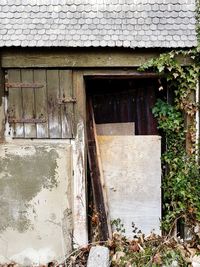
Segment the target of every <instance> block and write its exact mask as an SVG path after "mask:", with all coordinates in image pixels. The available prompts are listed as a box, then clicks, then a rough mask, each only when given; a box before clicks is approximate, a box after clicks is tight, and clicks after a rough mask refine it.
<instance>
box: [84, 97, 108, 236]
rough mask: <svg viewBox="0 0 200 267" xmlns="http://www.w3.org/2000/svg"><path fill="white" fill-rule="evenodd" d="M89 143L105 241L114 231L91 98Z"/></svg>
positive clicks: (97, 209) (89, 157) (93, 179)
mask: <svg viewBox="0 0 200 267" xmlns="http://www.w3.org/2000/svg"><path fill="white" fill-rule="evenodd" d="M87 143H88V149H87V151H88V160H89V168H90V176H91V183H92V190H93V195H94V202H95V207H96V211H97V213H98V217H99V232H100V240H102V241H105V240H107V239H108V238H110V237H111V235H112V231H111V224H110V219H109V212H108V200H107V194H106V187H105V182H104V178H103V171H102V165H101V158H100V153H99V147H98V142H97V134H96V126H95V120H94V112H93V107H92V101H91V99H88V101H87Z"/></svg>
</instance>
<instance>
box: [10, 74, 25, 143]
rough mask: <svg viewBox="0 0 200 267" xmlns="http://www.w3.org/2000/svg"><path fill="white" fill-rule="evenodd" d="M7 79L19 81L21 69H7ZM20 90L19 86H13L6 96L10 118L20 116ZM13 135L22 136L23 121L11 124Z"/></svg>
mask: <svg viewBox="0 0 200 267" xmlns="http://www.w3.org/2000/svg"><path fill="white" fill-rule="evenodd" d="M8 81H9V82H21V71H20V70H19V69H17V70H14V69H13V70H8ZM22 115H23V110H22V92H21V88H15V90H12V91H10V92H9V97H8V116H9V117H11V118H16V119H20V118H22ZM12 128H13V136H14V137H17V138H23V137H24V125H23V123H16V124H14V125H12Z"/></svg>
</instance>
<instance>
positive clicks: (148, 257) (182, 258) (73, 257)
mask: <svg viewBox="0 0 200 267" xmlns="http://www.w3.org/2000/svg"><path fill="white" fill-rule="evenodd" d="M118 223H119V225H118ZM114 224H115V226H116V227H117V228H119V229H120V230H119V231H115V232H114V233H113V236H112V239H110V240H107V241H105V242H101V241H99V242H95V243H91V244H88V245H86V246H84V247H81V248H79V249H77V250H74V251H73V252H72V253H71V254H70V255H68V256H67V257H66V258H65V260H64V261H63V262H62V264H59V263H55V264H54V265H52V267H58V266H63V267H64V266H68V267H70V266H71V267H81V266H82V267H84V266H87V259H88V254H89V251H90V248H91V247H92V246H96V245H98V246H99V245H101V246H106V247H108V248H109V250H110V261H111V266H112V267H160V266H162V267H177V266H182V267H189V266H196V265H193V264H194V262H200V257H199V253H200V248H199V247H194V246H193V244H192V242H183V241H182V240H181V239H178V238H175V237H170V236H162V237H161V236H158V235H155V234H154V233H151V235H149V236H145V235H144V234H142V233H141V232H140V231H138V230H137V228H136V227H135V226H134V225H133V235H134V237H133V238H127V237H126V236H125V235H124V234H123V232H124V231H122V230H123V229H122V228H121V227H122V223H121V221H120V220H119V219H117V220H116V221H115V223H114Z"/></svg>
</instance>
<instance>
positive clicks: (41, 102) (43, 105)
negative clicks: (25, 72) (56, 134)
mask: <svg viewBox="0 0 200 267" xmlns="http://www.w3.org/2000/svg"><path fill="white" fill-rule="evenodd" d="M34 81H35V82H37V83H41V84H42V85H43V86H42V87H41V88H39V89H38V90H35V114H36V118H39V119H46V120H47V122H46V123H45V124H44V123H37V125H36V131H37V138H48V137H49V133H48V113H47V88H46V70H43V69H35V70H34Z"/></svg>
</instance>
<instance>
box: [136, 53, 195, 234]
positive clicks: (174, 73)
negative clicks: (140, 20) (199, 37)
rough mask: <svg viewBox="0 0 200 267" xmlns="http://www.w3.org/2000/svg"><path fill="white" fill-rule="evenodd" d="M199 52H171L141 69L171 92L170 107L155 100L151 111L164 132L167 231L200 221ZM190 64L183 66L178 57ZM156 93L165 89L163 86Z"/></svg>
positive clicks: (165, 225) (163, 160) (164, 183)
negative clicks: (199, 141) (155, 74)
mask: <svg viewBox="0 0 200 267" xmlns="http://www.w3.org/2000/svg"><path fill="white" fill-rule="evenodd" d="M197 55H198V51H179V52H177V51H171V52H169V53H165V54H161V55H160V57H159V58H156V59H152V60H150V61H149V62H147V63H146V64H144V65H143V66H142V67H141V68H140V70H143V71H144V70H153V71H156V72H158V73H159V74H160V76H161V77H163V78H165V80H166V81H167V88H168V89H167V90H171V91H173V93H174V101H173V104H171V103H168V102H167V101H164V100H161V99H158V100H157V102H156V104H155V106H154V108H153V110H152V112H153V114H154V116H155V117H156V118H157V121H158V128H159V129H160V130H161V131H162V133H164V136H165V142H166V149H165V152H164V153H163V155H162V166H163V182H162V188H163V203H164V204H163V205H164V207H163V208H164V214H163V220H162V227H163V229H164V230H166V231H170V230H171V229H172V228H173V226H174V225H175V223H176V221H177V220H178V219H181V220H183V221H184V222H185V223H186V224H187V225H188V226H190V228H191V230H192V229H194V226H195V225H196V224H197V223H198V222H200V194H199V192H200V175H199V169H200V168H199V164H198V146H197V140H196V113H197V111H198V103H197V101H196V100H195V94H196V89H197V82H198V78H199V64H198V62H197V60H196V59H197ZM179 56H182V57H183V58H186V57H187V58H189V59H190V60H191V62H190V63H189V64H188V65H187V66H182V65H181V64H180V63H179V61H180V60H178V57H179ZM159 90H166V89H165V88H164V86H162V84H161V85H160V88H159Z"/></svg>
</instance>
